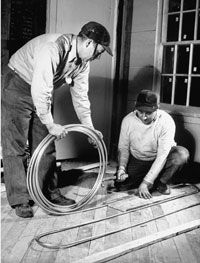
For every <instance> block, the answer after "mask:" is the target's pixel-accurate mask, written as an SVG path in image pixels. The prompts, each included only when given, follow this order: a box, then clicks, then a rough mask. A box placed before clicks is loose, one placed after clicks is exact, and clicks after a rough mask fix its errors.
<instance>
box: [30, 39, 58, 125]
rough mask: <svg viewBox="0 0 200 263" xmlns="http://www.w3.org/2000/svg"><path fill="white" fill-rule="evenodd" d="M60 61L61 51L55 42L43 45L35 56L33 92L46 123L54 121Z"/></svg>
mask: <svg viewBox="0 0 200 263" xmlns="http://www.w3.org/2000/svg"><path fill="white" fill-rule="evenodd" d="M58 63H59V52H58V49H57V47H56V45H55V43H53V42H52V43H51V42H50V43H47V44H45V45H44V46H42V47H41V49H40V50H39V52H38V53H37V55H36V56H35V58H34V67H33V79H32V84H31V94H32V98H33V103H34V106H35V107H36V112H37V115H38V117H39V118H40V120H41V122H42V123H43V124H45V125H49V124H51V123H53V117H52V113H51V104H52V92H53V78H54V74H55V72H56V68H57V65H58Z"/></svg>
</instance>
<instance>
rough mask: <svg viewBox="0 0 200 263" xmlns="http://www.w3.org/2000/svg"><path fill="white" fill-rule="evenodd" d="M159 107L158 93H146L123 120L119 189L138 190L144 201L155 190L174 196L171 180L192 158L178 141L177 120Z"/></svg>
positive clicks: (142, 94) (144, 91)
mask: <svg viewBox="0 0 200 263" xmlns="http://www.w3.org/2000/svg"><path fill="white" fill-rule="evenodd" d="M158 107H159V104H158V96H157V94H156V93H155V92H153V91H150V90H142V91H141V92H140V93H139V95H138V97H137V101H136V106H135V110H134V111H133V112H131V113H129V114H128V115H127V116H126V117H125V118H124V119H123V121H122V125H121V131H120V138H119V145H118V154H119V155H118V162H119V168H118V171H117V181H116V183H115V187H116V188H117V190H124V189H125V190H127V189H132V188H138V192H139V196H140V197H142V198H151V197H152V196H151V193H150V190H151V191H152V190H153V189H157V190H158V191H159V192H160V193H162V194H170V188H169V186H168V182H169V180H170V179H171V178H172V176H173V175H174V174H175V172H177V171H178V170H180V168H181V167H182V166H183V164H184V163H186V162H187V160H188V158H189V152H188V150H187V149H185V148H184V147H182V146H176V143H175V141H174V136H175V129H176V127H175V123H174V120H173V119H172V117H171V116H170V115H169V114H168V113H167V112H165V111H163V110H160V109H158ZM127 175H128V178H127ZM115 190H116V189H115Z"/></svg>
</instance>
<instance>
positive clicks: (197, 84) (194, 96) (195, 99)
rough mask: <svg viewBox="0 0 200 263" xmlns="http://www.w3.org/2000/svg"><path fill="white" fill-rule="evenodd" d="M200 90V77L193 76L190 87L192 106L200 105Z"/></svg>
mask: <svg viewBox="0 0 200 263" xmlns="http://www.w3.org/2000/svg"><path fill="white" fill-rule="evenodd" d="M199 91H200V78H197V77H193V78H192V82H191V88H190V103H189V105H190V106H196V107H200V99H199Z"/></svg>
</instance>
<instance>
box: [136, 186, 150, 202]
mask: <svg viewBox="0 0 200 263" xmlns="http://www.w3.org/2000/svg"><path fill="white" fill-rule="evenodd" d="M138 192H139V196H140V198H145V199H150V198H151V197H152V195H151V194H150V192H149V188H148V185H147V184H146V183H144V182H142V183H141V184H140V186H139V189H138Z"/></svg>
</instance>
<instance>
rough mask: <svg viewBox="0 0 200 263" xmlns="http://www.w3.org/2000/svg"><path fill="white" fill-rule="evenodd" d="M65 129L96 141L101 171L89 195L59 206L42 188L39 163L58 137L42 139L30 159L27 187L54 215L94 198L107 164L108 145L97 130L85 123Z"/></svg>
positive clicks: (76, 207) (32, 195) (41, 205)
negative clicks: (47, 196) (49, 198)
mask: <svg viewBox="0 0 200 263" xmlns="http://www.w3.org/2000/svg"><path fill="white" fill-rule="evenodd" d="M65 129H66V131H67V132H74V131H75V132H80V133H83V134H85V135H87V136H88V137H89V138H91V139H92V140H93V141H94V142H95V144H96V148H97V151H98V154H99V172H98V176H97V179H96V182H95V184H94V186H93V188H92V189H90V190H89V192H88V193H87V195H85V197H84V198H82V199H81V200H80V201H79V202H77V203H75V204H73V205H70V206H59V205H56V204H53V203H51V202H50V201H49V200H47V198H46V197H45V196H44V195H43V193H42V191H41V189H40V185H39V178H38V174H39V173H38V172H39V165H40V161H41V158H42V155H43V153H44V151H45V150H46V148H47V147H48V146H49V144H50V143H52V142H53V141H54V140H55V139H56V138H55V136H52V135H47V136H46V137H45V138H44V139H43V140H42V142H41V143H40V144H39V145H38V147H37V148H36V150H35V152H34V153H33V156H32V158H31V160H30V163H29V167H28V171H27V187H28V191H29V193H30V195H31V197H32V199H33V200H34V201H35V203H37V204H38V206H40V207H41V208H42V209H43V210H44V211H46V212H47V213H49V214H54V215H66V214H68V213H71V212H72V211H75V210H78V209H79V208H81V207H82V206H84V205H86V204H87V203H88V202H89V201H90V200H91V199H92V198H93V196H94V195H95V193H96V192H97V191H98V189H99V187H100V186H101V183H102V180H103V176H104V174H105V171H106V165H107V150H106V146H105V144H104V141H103V140H102V139H101V138H100V136H99V135H98V133H97V132H96V131H95V130H93V129H91V128H89V127H87V126H85V125H81V124H71V125H66V126H65Z"/></svg>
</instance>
